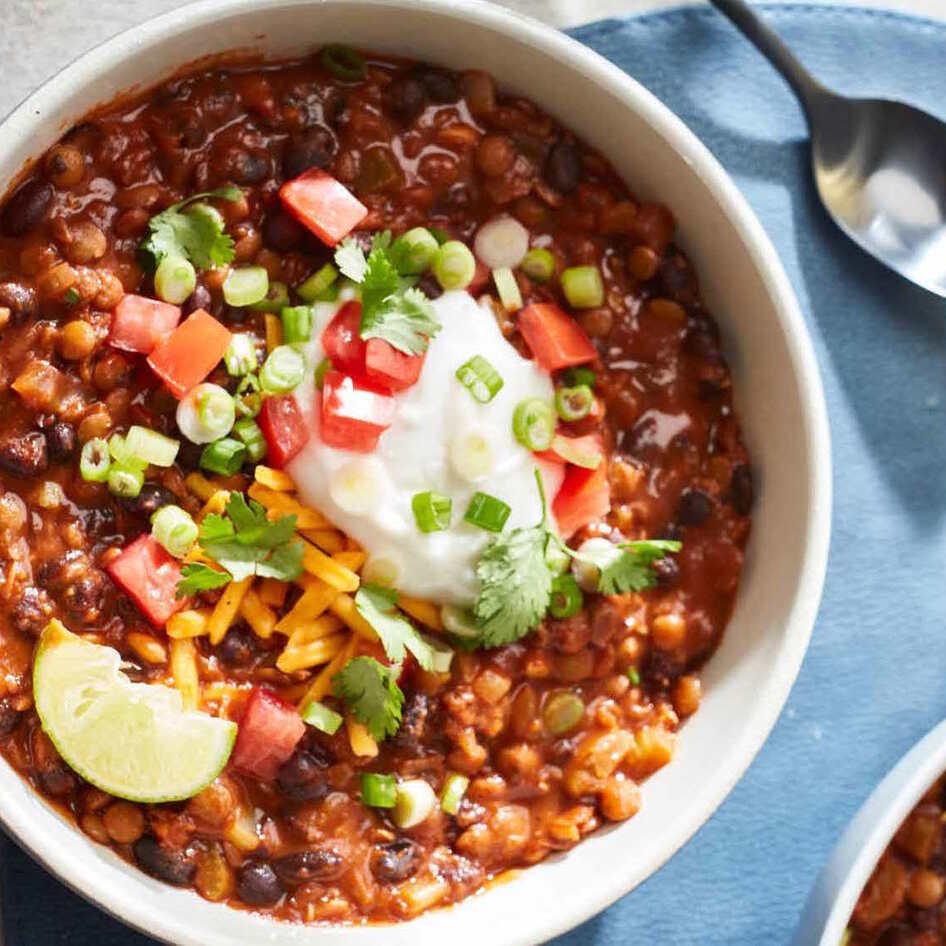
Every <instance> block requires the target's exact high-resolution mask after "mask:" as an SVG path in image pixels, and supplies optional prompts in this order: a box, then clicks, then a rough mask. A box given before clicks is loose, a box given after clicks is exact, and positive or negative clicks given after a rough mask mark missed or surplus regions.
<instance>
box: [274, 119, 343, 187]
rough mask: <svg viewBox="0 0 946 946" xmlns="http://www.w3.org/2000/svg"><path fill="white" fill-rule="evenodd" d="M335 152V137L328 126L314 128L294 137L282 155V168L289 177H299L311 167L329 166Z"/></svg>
mask: <svg viewBox="0 0 946 946" xmlns="http://www.w3.org/2000/svg"><path fill="white" fill-rule="evenodd" d="M334 154H335V137H334V136H333V135H332V133H331V132H330V131H329V130H328V129H327V128H312V129H309V130H308V131H307V132H306V133H305V134H304V135H302V136H300V137H298V138H293V139H291V140H290V141H289V143H288V144H287V145H286V150H285V151H284V152H283V156H282V170H283V174H284V175H285V177H286V178H287V179H290V178H293V177H298V176H299V175H300V174H302V173H303V172H304V171H308V170H309V168H327V167H328V166H329V165H330V164H331V163H332V157H333V155H334Z"/></svg>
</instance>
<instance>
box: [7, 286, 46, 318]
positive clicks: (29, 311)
mask: <svg viewBox="0 0 946 946" xmlns="http://www.w3.org/2000/svg"><path fill="white" fill-rule="evenodd" d="M0 305H2V306H6V308H8V309H9V310H10V317H11V318H12V319H13V321H14V322H25V321H26V320H27V319H31V318H35V317H36V316H37V315H38V314H39V302H38V301H37V299H36V290H35V289H33V288H32V287H31V286H24V285H23V283H18V282H13V281H10V282H0Z"/></svg>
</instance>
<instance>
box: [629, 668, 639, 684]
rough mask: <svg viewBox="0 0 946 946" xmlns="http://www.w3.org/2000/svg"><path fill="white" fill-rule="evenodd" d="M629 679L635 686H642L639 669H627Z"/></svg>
mask: <svg viewBox="0 0 946 946" xmlns="http://www.w3.org/2000/svg"><path fill="white" fill-rule="evenodd" d="M627 679H628V680H630V681H631V684H632V685H633V686H636V687H637V686H640V685H641V675H640V673H638V670H637V667H628V668H627Z"/></svg>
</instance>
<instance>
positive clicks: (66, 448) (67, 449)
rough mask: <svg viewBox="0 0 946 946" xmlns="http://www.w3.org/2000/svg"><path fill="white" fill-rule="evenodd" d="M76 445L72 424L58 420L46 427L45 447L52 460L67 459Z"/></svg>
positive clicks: (76, 439) (76, 438) (76, 440)
mask: <svg viewBox="0 0 946 946" xmlns="http://www.w3.org/2000/svg"><path fill="white" fill-rule="evenodd" d="M77 445H78V437H76V429H75V427H73V426H72V424H67V423H66V422H65V421H64V420H60V421H57V422H56V423H55V424H53V425H52V426H51V427H48V428H47V429H46V447H47V449H48V451H49V456H50V457H51V458H52V459H53V460H56V461H62V460H68V459H69V457H71V456H72V454H73V453H75V450H76V446H77Z"/></svg>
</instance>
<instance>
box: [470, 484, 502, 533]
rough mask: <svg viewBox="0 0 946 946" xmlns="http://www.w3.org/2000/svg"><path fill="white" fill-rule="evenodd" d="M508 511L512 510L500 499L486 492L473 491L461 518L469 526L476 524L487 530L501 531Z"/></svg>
mask: <svg viewBox="0 0 946 946" xmlns="http://www.w3.org/2000/svg"><path fill="white" fill-rule="evenodd" d="M510 512H512V510H511V509H510V508H509V506H507V505H506V504H505V503H504V502H503V501H502V500H501V499H497V498H496V497H495V496H490V495H489V494H488V493H480V492H475V493H474V494H473V495H472V496H471V497H470V505H469V506H467V509H466V513H465V514H464V516H463V519H464V521H465V522H468V523H470V525H471V526H477V527H478V528H480V529H485V530H486V531H487V532H502V531H503V526H504V525H505V524H506V520H507V519H508V518H509V513H510Z"/></svg>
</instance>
